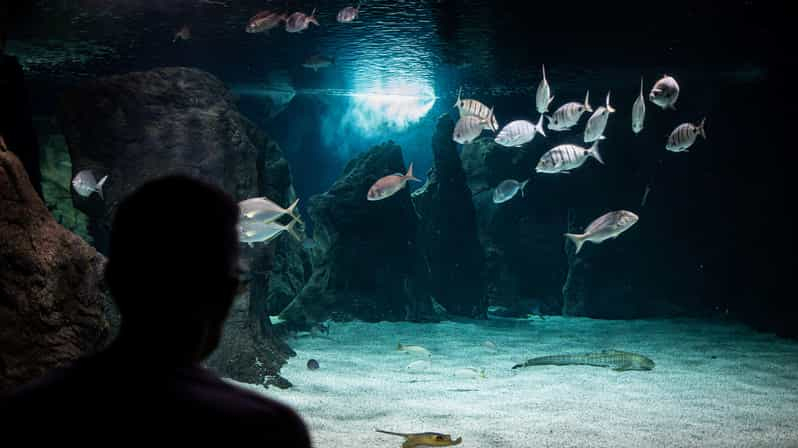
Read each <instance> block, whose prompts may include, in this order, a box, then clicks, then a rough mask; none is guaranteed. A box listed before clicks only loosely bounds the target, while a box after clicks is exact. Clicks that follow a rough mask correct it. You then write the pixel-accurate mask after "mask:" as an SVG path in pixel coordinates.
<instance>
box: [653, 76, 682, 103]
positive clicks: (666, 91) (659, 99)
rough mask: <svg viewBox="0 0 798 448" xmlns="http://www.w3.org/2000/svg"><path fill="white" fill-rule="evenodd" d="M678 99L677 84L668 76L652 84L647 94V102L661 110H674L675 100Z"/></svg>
mask: <svg viewBox="0 0 798 448" xmlns="http://www.w3.org/2000/svg"><path fill="white" fill-rule="evenodd" d="M678 98H679V83H677V82H676V80H675V79H673V78H672V77H670V76H668V75H664V76H663V77H662V79H660V80H659V81H657V82H656V83H655V84H654V87H653V88H651V92H650V93H649V94H648V100H649V101H651V102H652V103H654V104H656V105H657V106H659V107H661V108H663V109H673V110H676V106H675V104H676V100H677V99H678Z"/></svg>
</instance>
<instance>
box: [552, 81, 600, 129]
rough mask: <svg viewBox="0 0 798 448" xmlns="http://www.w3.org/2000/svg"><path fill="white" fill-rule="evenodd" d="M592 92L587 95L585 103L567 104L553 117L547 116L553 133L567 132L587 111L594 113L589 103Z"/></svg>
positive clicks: (555, 112)
mask: <svg viewBox="0 0 798 448" xmlns="http://www.w3.org/2000/svg"><path fill="white" fill-rule="evenodd" d="M589 97H590V91H589V90H588V91H587V93H586V94H585V103H584V104H580V103H577V102H570V103H565V104H563V105H562V106H560V108H559V109H557V110H556V111H554V113H553V114H552V115H551V116H548V115H547V116H546V118H548V119H549V126H548V128H549V129H551V130H552V131H567V130H569V129H571V127H573V125H575V124H576V123H577V122H578V121H579V118H580V117H581V116H582V114H583V113H584V112H585V111H588V112H593V108H592V107H590V103H589V101H588V99H589Z"/></svg>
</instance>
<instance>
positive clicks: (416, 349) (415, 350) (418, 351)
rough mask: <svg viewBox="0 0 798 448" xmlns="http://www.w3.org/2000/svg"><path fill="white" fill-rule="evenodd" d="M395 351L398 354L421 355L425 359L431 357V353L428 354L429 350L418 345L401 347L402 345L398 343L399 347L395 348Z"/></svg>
mask: <svg viewBox="0 0 798 448" xmlns="http://www.w3.org/2000/svg"><path fill="white" fill-rule="evenodd" d="M396 350H398V351H400V352H406V353H412V354H415V355H421V356H426V357H430V356H432V353H430V351H429V350H427V349H426V348H424V347H422V346H420V345H402V343H401V342H400V343H399V345H398V346H397V347H396Z"/></svg>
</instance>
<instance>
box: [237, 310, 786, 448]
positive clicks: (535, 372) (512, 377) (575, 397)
mask: <svg viewBox="0 0 798 448" xmlns="http://www.w3.org/2000/svg"><path fill="white" fill-rule="evenodd" d="M330 337H332V338H334V339H335V342H333V341H330V340H327V339H321V338H310V337H306V338H299V339H290V340H289V344H290V345H291V346H292V347H293V348H294V349H295V350H296V352H297V356H296V357H294V358H292V359H291V360H290V361H289V363H288V364H287V365H286V366H285V367H284V369H283V371H282V374H283V375H284V376H285V377H286V378H288V379H289V380H290V381H292V382H293V383H294V387H293V388H291V389H288V390H279V389H275V388H269V389H268V390H266V389H264V388H263V387H260V386H252V385H250V386H248V387H251V388H254V389H256V390H258V391H261V392H262V393H264V394H266V395H268V396H270V397H272V398H276V399H278V400H281V401H283V402H285V403H288V404H289V405H291V406H293V407H294V408H295V409H297V410H298V411H299V412H300V413H301V415H302V416H303V417H304V418H305V420H306V422H307V423H308V425H309V427H310V429H311V433H312V436H313V440H314V446H315V447H317V448H339V447H345V448H349V447H353V448H354V447H392V448H393V447H400V446H401V443H402V439H401V438H398V437H395V436H389V435H385V434H378V433H375V432H374V429H375V428H381V429H386V430H390V431H398V432H424V431H435V432H442V433H450V434H452V436H453V438H455V437H458V436H462V437H463V443H462V444H461V445H460V446H462V447H480V448H484V447H508V448H509V447H561V446H562V447H565V446H568V447H576V446H579V447H594V446H606V447H626V446H629V447H649V446H679V447H686V446H701V447H714V446H718V447H721V446H722V447H728V446H762V447H787V446H792V447H798V343H796V342H795V341H790V340H785V339H780V338H777V337H775V336H773V335H768V334H761V333H756V332H754V331H752V330H749V329H747V328H746V327H743V326H739V325H734V324H726V323H718V322H706V321H697V320H645V321H603V320H591V319H578V318H559V317H549V318H547V319H546V320H545V321H540V320H534V321H532V322H521V323H506V322H495V321H487V322H484V321H482V322H477V321H470V322H465V323H454V322H444V323H441V324H412V323H379V324H367V323H361V322H352V323H340V324H337V323H333V324H332V326H331V331H330ZM486 340H490V341H493V342H494V343H495V344H496V345H497V346H498V352H496V353H491V352H490V351H489V350H488V349H486V348H485V347H483V346H482V343H483V342H484V341H486ZM399 341H401V342H402V343H404V344H419V345H423V346H424V347H426V348H427V349H429V350H430V351H431V352H432V358H431V366H430V368H429V370H427V371H424V372H420V373H411V372H407V371H406V370H405V367H406V366H407V365H408V364H409V363H411V362H412V361H415V360H418V359H420V358H419V357H418V356H414V355H409V354H406V353H403V352H399V351H397V350H396V345H397V342H399ZM605 348H615V349H618V350H625V351H632V352H637V353H641V354H645V355H647V356H649V357H650V358H652V359H653V360H654V361H655V362H656V367H655V368H654V370H652V371H647V372H640V371H629V372H615V371H612V370H610V369H606V368H600V367H588V366H539V367H528V368H523V369H516V370H511V369H510V368H511V367H512V366H513V365H514V364H516V363H518V362H523V361H525V360H526V359H528V358H531V357H535V356H543V355H548V354H558V353H569V352H570V353H576V352H588V351H598V350H601V349H605ZM309 358H315V359H317V360H318V361H319V364H320V365H321V368H320V369H319V370H316V371H310V370H308V369H307V368H306V362H307V360H308V359H309ZM464 367H477V368H485V369H486V371H487V372H486V373H487V378H462V377H458V376H454V372H455V371H456V370H457V369H459V368H464Z"/></svg>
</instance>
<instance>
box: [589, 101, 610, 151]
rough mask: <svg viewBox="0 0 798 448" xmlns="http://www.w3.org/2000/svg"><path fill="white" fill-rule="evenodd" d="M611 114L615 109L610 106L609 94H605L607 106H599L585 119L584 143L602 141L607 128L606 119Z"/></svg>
mask: <svg viewBox="0 0 798 448" xmlns="http://www.w3.org/2000/svg"><path fill="white" fill-rule="evenodd" d="M613 112H615V109H614V108H613V107H612V106H610V92H607V106H606V107H605V106H599V108H598V109H596V111H595V112H593V115H591V116H590V118H588V119H587V126H585V143H590V142H595V141H596V140H604V138H605V137H604V129H606V127H607V119H608V118H609V117H610V114H611V113H613Z"/></svg>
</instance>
